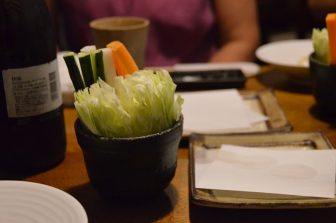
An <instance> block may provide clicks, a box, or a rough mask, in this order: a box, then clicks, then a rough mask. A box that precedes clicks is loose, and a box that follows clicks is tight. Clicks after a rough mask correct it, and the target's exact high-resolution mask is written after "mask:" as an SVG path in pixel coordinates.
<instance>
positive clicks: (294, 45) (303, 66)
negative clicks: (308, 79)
mask: <svg viewBox="0 0 336 223" xmlns="http://www.w3.org/2000/svg"><path fill="white" fill-rule="evenodd" d="M312 52H313V44H312V41H311V40H310V39H305V40H285V41H279V42H272V43H268V44H265V45H263V46H260V47H259V48H258V49H257V51H256V56H257V58H258V59H259V60H261V61H263V62H265V63H268V64H272V65H275V66H278V67H282V68H287V69H288V70H289V71H294V72H298V71H301V72H306V73H307V72H308V57H309V54H310V53H312Z"/></svg>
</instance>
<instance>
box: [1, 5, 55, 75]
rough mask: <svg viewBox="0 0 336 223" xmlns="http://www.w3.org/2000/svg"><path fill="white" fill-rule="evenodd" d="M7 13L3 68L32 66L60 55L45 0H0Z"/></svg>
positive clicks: (3, 29)
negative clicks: (57, 52) (57, 53)
mask: <svg viewBox="0 0 336 223" xmlns="http://www.w3.org/2000/svg"><path fill="white" fill-rule="evenodd" d="M0 1H1V4H2V6H1V8H2V10H3V12H4V13H2V14H3V17H4V18H3V19H1V20H3V22H1V23H3V24H1V25H2V26H3V27H2V28H1V34H0V35H2V36H4V37H2V39H3V44H2V45H3V47H4V49H3V50H4V51H3V52H4V55H3V57H4V58H3V65H2V67H3V68H2V69H4V68H5V69H6V68H19V67H28V66H34V65H38V64H43V63H47V62H50V61H51V60H53V59H55V58H56V47H55V41H54V35H53V29H52V25H51V19H50V15H49V12H48V8H47V6H46V3H45V1H44V0H0Z"/></svg>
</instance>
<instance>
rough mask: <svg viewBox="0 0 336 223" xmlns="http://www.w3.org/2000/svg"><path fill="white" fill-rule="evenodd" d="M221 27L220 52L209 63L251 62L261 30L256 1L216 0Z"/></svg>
mask: <svg viewBox="0 0 336 223" xmlns="http://www.w3.org/2000/svg"><path fill="white" fill-rule="evenodd" d="M214 4H215V10H216V16H217V21H218V26H219V34H220V44H221V47H220V48H219V50H218V51H217V52H216V53H215V54H214V55H213V56H212V57H211V58H210V61H209V62H225V61H251V60H253V59H254V58H255V49H256V48H257V47H258V45H259V38H260V30H259V23H258V16H257V6H256V2H255V0H214Z"/></svg>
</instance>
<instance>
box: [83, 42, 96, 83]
mask: <svg viewBox="0 0 336 223" xmlns="http://www.w3.org/2000/svg"><path fill="white" fill-rule="evenodd" d="M96 49H97V48H96V46H95V45H88V46H84V47H83V48H82V49H81V50H80V52H82V53H89V54H90V59H91V66H92V73H93V80H94V82H96V81H97V80H98V75H97V68H96V59H95V51H96Z"/></svg>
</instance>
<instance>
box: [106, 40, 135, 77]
mask: <svg viewBox="0 0 336 223" xmlns="http://www.w3.org/2000/svg"><path fill="white" fill-rule="evenodd" d="M107 47H108V48H110V49H111V50H112V58H113V62H114V65H115V68H116V72H117V75H119V76H125V75H128V74H132V73H134V72H135V71H138V70H139V68H138V66H137V64H136V63H135V61H134V59H133V57H132V56H131V54H130V53H129V52H128V50H127V48H126V47H125V45H124V44H123V43H122V42H120V41H112V42H111V43H109V44H107Z"/></svg>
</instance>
